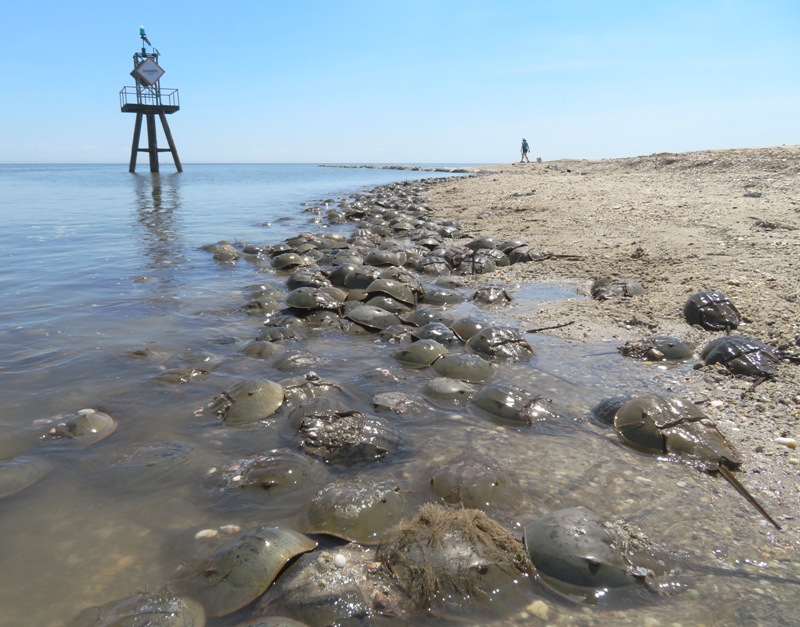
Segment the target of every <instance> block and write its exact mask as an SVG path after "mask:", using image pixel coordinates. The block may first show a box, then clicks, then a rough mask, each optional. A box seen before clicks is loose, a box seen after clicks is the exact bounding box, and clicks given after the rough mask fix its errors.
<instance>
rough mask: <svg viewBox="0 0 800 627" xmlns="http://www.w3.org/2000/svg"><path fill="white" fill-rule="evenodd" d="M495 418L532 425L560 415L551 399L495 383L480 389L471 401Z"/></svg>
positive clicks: (515, 387) (505, 384) (506, 384)
mask: <svg viewBox="0 0 800 627" xmlns="http://www.w3.org/2000/svg"><path fill="white" fill-rule="evenodd" d="M471 402H472V403H473V404H474V405H475V406H476V407H480V408H481V409H483V410H484V411H486V412H488V413H490V414H491V415H492V416H494V417H495V418H500V419H501V420H504V421H508V422H511V423H513V424H517V425H525V426H530V425H532V424H535V423H537V422H542V421H547V420H548V419H553V418H556V417H557V416H558V414H557V413H556V412H555V410H553V408H552V406H551V401H549V400H548V399H545V398H543V397H541V396H536V395H534V394H531V393H530V392H527V391H525V390H523V389H522V388H519V387H517V386H515V385H510V384H508V383H493V384H491V385H487V386H486V387H485V388H483V389H482V390H478V392H476V393H475V395H474V396H473V397H472V401H471Z"/></svg>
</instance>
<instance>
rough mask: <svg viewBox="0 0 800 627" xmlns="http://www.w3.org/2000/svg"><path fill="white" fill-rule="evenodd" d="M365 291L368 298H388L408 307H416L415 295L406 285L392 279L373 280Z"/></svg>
mask: <svg viewBox="0 0 800 627" xmlns="http://www.w3.org/2000/svg"><path fill="white" fill-rule="evenodd" d="M366 290H367V294H369V295H370V296H376V295H377V296H388V297H389V298H392V299H394V300H396V301H398V302H399V303H402V304H403V305H406V306H408V307H416V306H417V294H416V292H415V291H414V290H413V289H412V287H411V286H410V285H408V284H407V283H401V282H400V281H394V280H392V279H375V280H374V281H373V282H372V283H370V284H369V285H368V286H367V288H366Z"/></svg>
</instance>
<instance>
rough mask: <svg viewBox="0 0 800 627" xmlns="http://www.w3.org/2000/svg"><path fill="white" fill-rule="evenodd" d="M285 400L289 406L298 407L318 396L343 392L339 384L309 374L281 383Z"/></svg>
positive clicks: (314, 373)
mask: <svg viewBox="0 0 800 627" xmlns="http://www.w3.org/2000/svg"><path fill="white" fill-rule="evenodd" d="M281 387H282V388H283V396H284V400H285V401H286V403H287V404H292V405H298V404H300V403H302V402H303V401H306V400H308V399H310V398H315V397H317V396H323V395H325V394H330V393H331V392H342V391H343V390H342V388H341V387H340V386H339V384H337V383H335V382H333V381H327V380H325V379H323V378H321V377H320V376H319V375H318V374H317V373H316V372H313V371H311V372H307V373H306V374H304V375H301V376H299V377H290V378H288V379H283V380H282V381H281Z"/></svg>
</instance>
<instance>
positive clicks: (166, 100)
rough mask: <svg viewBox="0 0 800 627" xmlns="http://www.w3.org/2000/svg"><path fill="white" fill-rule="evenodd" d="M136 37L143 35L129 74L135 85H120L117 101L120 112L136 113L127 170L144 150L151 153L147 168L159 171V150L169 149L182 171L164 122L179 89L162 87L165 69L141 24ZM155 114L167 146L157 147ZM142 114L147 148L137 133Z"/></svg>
mask: <svg viewBox="0 0 800 627" xmlns="http://www.w3.org/2000/svg"><path fill="white" fill-rule="evenodd" d="M139 36H140V37H141V38H142V50H141V52H138V51H137V52H134V53H133V71H132V72H131V76H133V78H134V79H135V80H136V86H135V87H123V88H122V90H121V91H120V92H119V104H120V108H121V109H122V112H123V113H135V114H136V124H135V126H134V127H133V145H132V146H131V163H130V167H129V168H128V171H129V172H135V171H136V155H137V153H139V152H146V153H148V154H149V155H150V171H151V172H158V153H159V152H168V151H169V152H171V153H172V159H173V160H174V161H175V168H176V169H177V170H178V172H183V166H182V165H181V160H180V158H179V157H178V150H177V148H175V142H174V141H173V140H172V133H171V132H170V130H169V124H168V123H167V114H168V113H175V112H176V111H178V110H179V109H180V108H181V106H180V101H179V99H178V90H177V89H163V88H162V87H161V82H160V81H161V77H162V76H163V75H164V70H163V69H161V66H160V65H159V64H158V57H159V52H158V50H157V49H156V48H154V47H153V44H151V43H150V40H149V39H148V38H147V35H146V34H145V32H144V26H142V27H141V28H140V29H139ZM145 44H146V45H147V46H150V52H147V49H146V48H145ZM156 115H158V117H159V119H160V120H161V128H162V129H163V130H164V136H165V137H166V138H167V143H168V144H169V148H159V147H158V140H157V135H156ZM144 116H146V117H147V148H139V136H140V135H141V132H142V117H144Z"/></svg>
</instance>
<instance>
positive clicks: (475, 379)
mask: <svg viewBox="0 0 800 627" xmlns="http://www.w3.org/2000/svg"><path fill="white" fill-rule="evenodd" d="M433 369H434V370H435V371H436V372H437V373H438V374H439V375H441V376H443V377H448V378H450V379H460V380H461V381H466V382H468V383H485V382H486V381H489V379H491V378H492V377H494V375H495V373H496V372H497V366H496V365H495V364H493V363H491V362H489V361H486V360H485V359H483V358H481V357H478V356H477V355H468V354H466V353H448V354H447V355H442V356H441V357H439V359H437V360H436V361H435V362H433Z"/></svg>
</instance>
